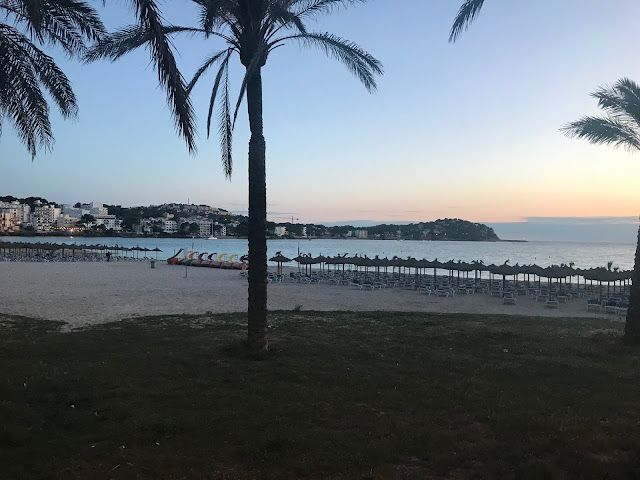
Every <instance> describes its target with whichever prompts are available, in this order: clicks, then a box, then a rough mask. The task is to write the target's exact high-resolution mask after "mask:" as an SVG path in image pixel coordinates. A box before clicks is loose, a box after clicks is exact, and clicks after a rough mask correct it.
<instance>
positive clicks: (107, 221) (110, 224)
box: [95, 215, 122, 232]
mask: <svg viewBox="0 0 640 480" xmlns="http://www.w3.org/2000/svg"><path fill="white" fill-rule="evenodd" d="M95 218H96V222H95V224H96V225H98V226H100V225H104V228H105V229H107V230H113V231H114V232H121V231H122V220H120V219H119V218H116V216H115V215H98V216H97V217H95Z"/></svg>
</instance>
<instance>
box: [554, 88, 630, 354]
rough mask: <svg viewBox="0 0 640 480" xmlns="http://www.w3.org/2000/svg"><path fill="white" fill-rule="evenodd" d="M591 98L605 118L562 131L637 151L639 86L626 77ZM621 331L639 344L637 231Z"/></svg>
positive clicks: (586, 119) (573, 124) (587, 118)
mask: <svg viewBox="0 0 640 480" xmlns="http://www.w3.org/2000/svg"><path fill="white" fill-rule="evenodd" d="M591 95H592V96H593V97H594V98H596V99H597V100H598V106H599V107H600V108H601V109H602V110H603V111H604V112H605V116H603V117H592V116H585V117H582V118H581V119H580V120H576V121H575V122H571V123H569V124H567V125H565V126H564V127H562V130H563V131H564V132H565V133H566V134H567V135H568V136H570V137H577V138H584V139H585V140H588V141H590V142H591V143H594V144H598V145H600V144H605V145H612V146H614V147H624V148H626V149H627V150H628V151H630V152H636V151H639V150H640V86H639V85H638V84H637V83H636V82H634V81H632V80H629V79H628V78H622V79H620V80H618V81H617V82H616V83H615V84H614V85H613V86H605V87H600V88H598V89H597V90H596V91H595V92H594V93H592V94H591ZM610 263H611V262H610ZM608 268H609V269H610V268H611V265H608ZM624 331H625V338H626V340H627V341H629V342H630V343H634V344H640V228H639V229H638V243H637V246H636V256H635V265H634V268H633V277H632V284H631V294H630V298H629V308H628V309H627V321H626V324H625V328H624Z"/></svg>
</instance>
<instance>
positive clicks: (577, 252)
mask: <svg viewBox="0 0 640 480" xmlns="http://www.w3.org/2000/svg"><path fill="white" fill-rule="evenodd" d="M0 241H8V242H30V243H36V242H51V243H66V244H71V243H75V244H78V245H95V244H99V245H109V246H115V245H118V246H121V247H128V248H131V247H135V246H139V247H143V248H145V247H146V248H149V249H153V248H156V247H157V248H159V249H160V250H162V252H158V253H157V258H158V259H159V260H166V259H167V258H169V257H171V256H172V255H174V254H175V253H177V252H178V251H179V250H180V249H183V250H187V251H197V252H199V253H205V252H206V253H207V254H211V253H216V254H218V255H221V254H223V253H226V254H227V255H229V256H230V255H232V254H238V255H239V256H242V255H245V254H246V253H247V251H248V247H247V240H246V239H231V238H221V239H217V240H209V239H206V238H148V237H134V238H124V237H77V238H75V237H74V238H69V237H37V236H34V237H0ZM635 248H636V245H635V244H631V243H595V242H593V243H589V242H541V241H531V242H446V241H419V240H415V241H414V240H404V241H399V240H361V239H336V240H330V239H312V240H302V239H301V240H279V239H274V240H268V242H267V255H268V257H269V258H271V257H272V256H274V255H275V254H276V252H282V254H283V255H284V256H286V257H289V258H294V257H296V256H297V255H298V252H299V253H300V254H311V255H312V256H318V255H324V256H331V257H333V256H336V255H344V254H347V255H349V256H353V255H356V254H357V255H361V256H362V255H366V256H368V257H370V258H372V257H375V256H376V255H378V256H379V257H380V258H384V257H388V258H393V257H394V256H398V257H401V258H407V257H409V256H410V257H413V258H417V259H423V258H426V259H427V260H434V259H438V260H439V261H442V262H446V261H449V260H454V261H456V262H457V261H458V260H461V261H465V262H472V261H474V260H480V261H482V262H483V263H484V264H485V265H489V264H496V265H501V264H503V263H505V261H507V260H508V261H509V265H515V264H516V263H518V264H520V265H524V264H527V265H528V264H536V265H539V266H541V267H547V266H549V265H559V264H561V263H565V264H570V263H573V264H574V266H575V267H576V268H592V267H606V265H607V263H608V262H613V267H619V268H620V269H621V270H628V269H632V268H633V262H634V255H635ZM127 255H128V256H131V255H132V252H128V253H127ZM135 255H136V256H138V255H139V256H140V257H142V256H145V255H146V256H148V257H150V258H156V252H146V253H142V252H140V253H137V252H136V253H135ZM270 264H273V263H272V262H270ZM290 265H291V266H295V265H296V263H295V262H292V263H291V264H290Z"/></svg>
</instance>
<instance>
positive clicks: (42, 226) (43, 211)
mask: <svg viewBox="0 0 640 480" xmlns="http://www.w3.org/2000/svg"><path fill="white" fill-rule="evenodd" d="M34 207H35V208H34V209H33V213H32V214H30V215H29V223H31V225H32V226H33V229H34V230H35V231H36V232H48V231H50V230H51V227H52V226H54V225H55V223H56V220H58V217H59V216H60V209H59V208H57V207H55V206H53V205H42V204H41V203H40V201H39V200H36V202H35V204H34Z"/></svg>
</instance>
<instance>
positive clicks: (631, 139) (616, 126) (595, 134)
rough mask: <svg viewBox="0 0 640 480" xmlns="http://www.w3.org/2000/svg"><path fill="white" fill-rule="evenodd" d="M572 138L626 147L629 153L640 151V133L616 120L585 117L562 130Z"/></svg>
mask: <svg viewBox="0 0 640 480" xmlns="http://www.w3.org/2000/svg"><path fill="white" fill-rule="evenodd" d="M560 130H561V131H563V132H564V133H565V135H567V136H568V137H571V138H584V139H586V140H588V141H589V142H591V143H593V144H596V145H598V144H608V145H613V146H615V147H625V148H626V149H627V150H629V151H635V150H640V132H638V130H635V129H633V128H631V127H630V126H629V125H628V124H626V123H624V122H620V121H618V120H616V119H614V118H602V117H583V118H581V119H580V120H577V121H575V122H571V123H569V124H567V125H565V126H563V127H562V128H561V129H560Z"/></svg>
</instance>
